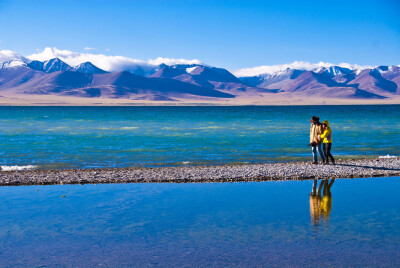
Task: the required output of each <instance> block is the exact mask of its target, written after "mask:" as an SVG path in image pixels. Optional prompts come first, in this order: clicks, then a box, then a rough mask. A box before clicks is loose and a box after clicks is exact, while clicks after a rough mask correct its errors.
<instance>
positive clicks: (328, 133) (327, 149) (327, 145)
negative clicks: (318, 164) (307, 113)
mask: <svg viewBox="0 0 400 268" xmlns="http://www.w3.org/2000/svg"><path fill="white" fill-rule="evenodd" d="M322 129H323V133H322V134H321V139H323V144H324V145H323V149H324V156H325V161H324V164H329V158H330V159H331V161H332V164H335V158H333V156H332V154H331V148H332V129H331V128H330V127H329V121H328V120H325V121H323V122H322Z"/></svg>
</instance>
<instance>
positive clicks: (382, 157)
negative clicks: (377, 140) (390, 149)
mask: <svg viewBox="0 0 400 268" xmlns="http://www.w3.org/2000/svg"><path fill="white" fill-rule="evenodd" d="M379 158H381V159H386V158H397V156H395V155H384V156H379Z"/></svg>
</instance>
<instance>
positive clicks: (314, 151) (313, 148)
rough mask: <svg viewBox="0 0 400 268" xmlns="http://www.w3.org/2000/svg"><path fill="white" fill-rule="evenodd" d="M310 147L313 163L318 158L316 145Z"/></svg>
mask: <svg viewBox="0 0 400 268" xmlns="http://www.w3.org/2000/svg"><path fill="white" fill-rule="evenodd" d="M311 149H312V155H313V160H314V163H316V162H318V158H317V147H316V146H313V147H311Z"/></svg>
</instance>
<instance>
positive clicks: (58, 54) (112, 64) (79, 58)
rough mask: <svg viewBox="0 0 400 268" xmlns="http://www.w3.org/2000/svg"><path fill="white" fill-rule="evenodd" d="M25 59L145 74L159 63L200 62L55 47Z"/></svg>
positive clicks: (196, 61)
mask: <svg viewBox="0 0 400 268" xmlns="http://www.w3.org/2000/svg"><path fill="white" fill-rule="evenodd" d="M27 58H28V59H30V60H40V61H46V60H50V59H53V58H59V59H61V60H62V61H64V62H66V63H67V64H69V65H71V66H76V65H79V64H81V63H83V62H87V61H90V62H91V63H93V64H94V65H96V66H97V67H99V68H101V69H103V70H106V71H110V72H118V71H135V70H137V69H138V68H141V69H143V70H144V71H145V72H147V71H149V70H151V69H154V68H155V67H157V66H158V65H159V64H161V63H164V64H167V65H173V64H193V63H197V64H199V63H200V61H199V60H196V59H194V60H185V59H170V58H161V57H159V58H156V59H150V60H147V61H144V60H139V59H133V58H129V57H124V56H108V55H104V54H92V53H79V52H73V51H69V50H61V49H57V48H55V47H54V48H51V47H46V48H45V49H43V50H42V51H41V52H39V53H35V54H32V55H29V56H28V57H27Z"/></svg>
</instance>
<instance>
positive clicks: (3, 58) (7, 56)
mask: <svg viewBox="0 0 400 268" xmlns="http://www.w3.org/2000/svg"><path fill="white" fill-rule="evenodd" d="M7 61H22V62H29V60H28V59H27V58H25V57H24V56H22V55H20V54H18V53H16V52H14V51H11V50H0V65H1V64H3V63H4V62H7Z"/></svg>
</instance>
